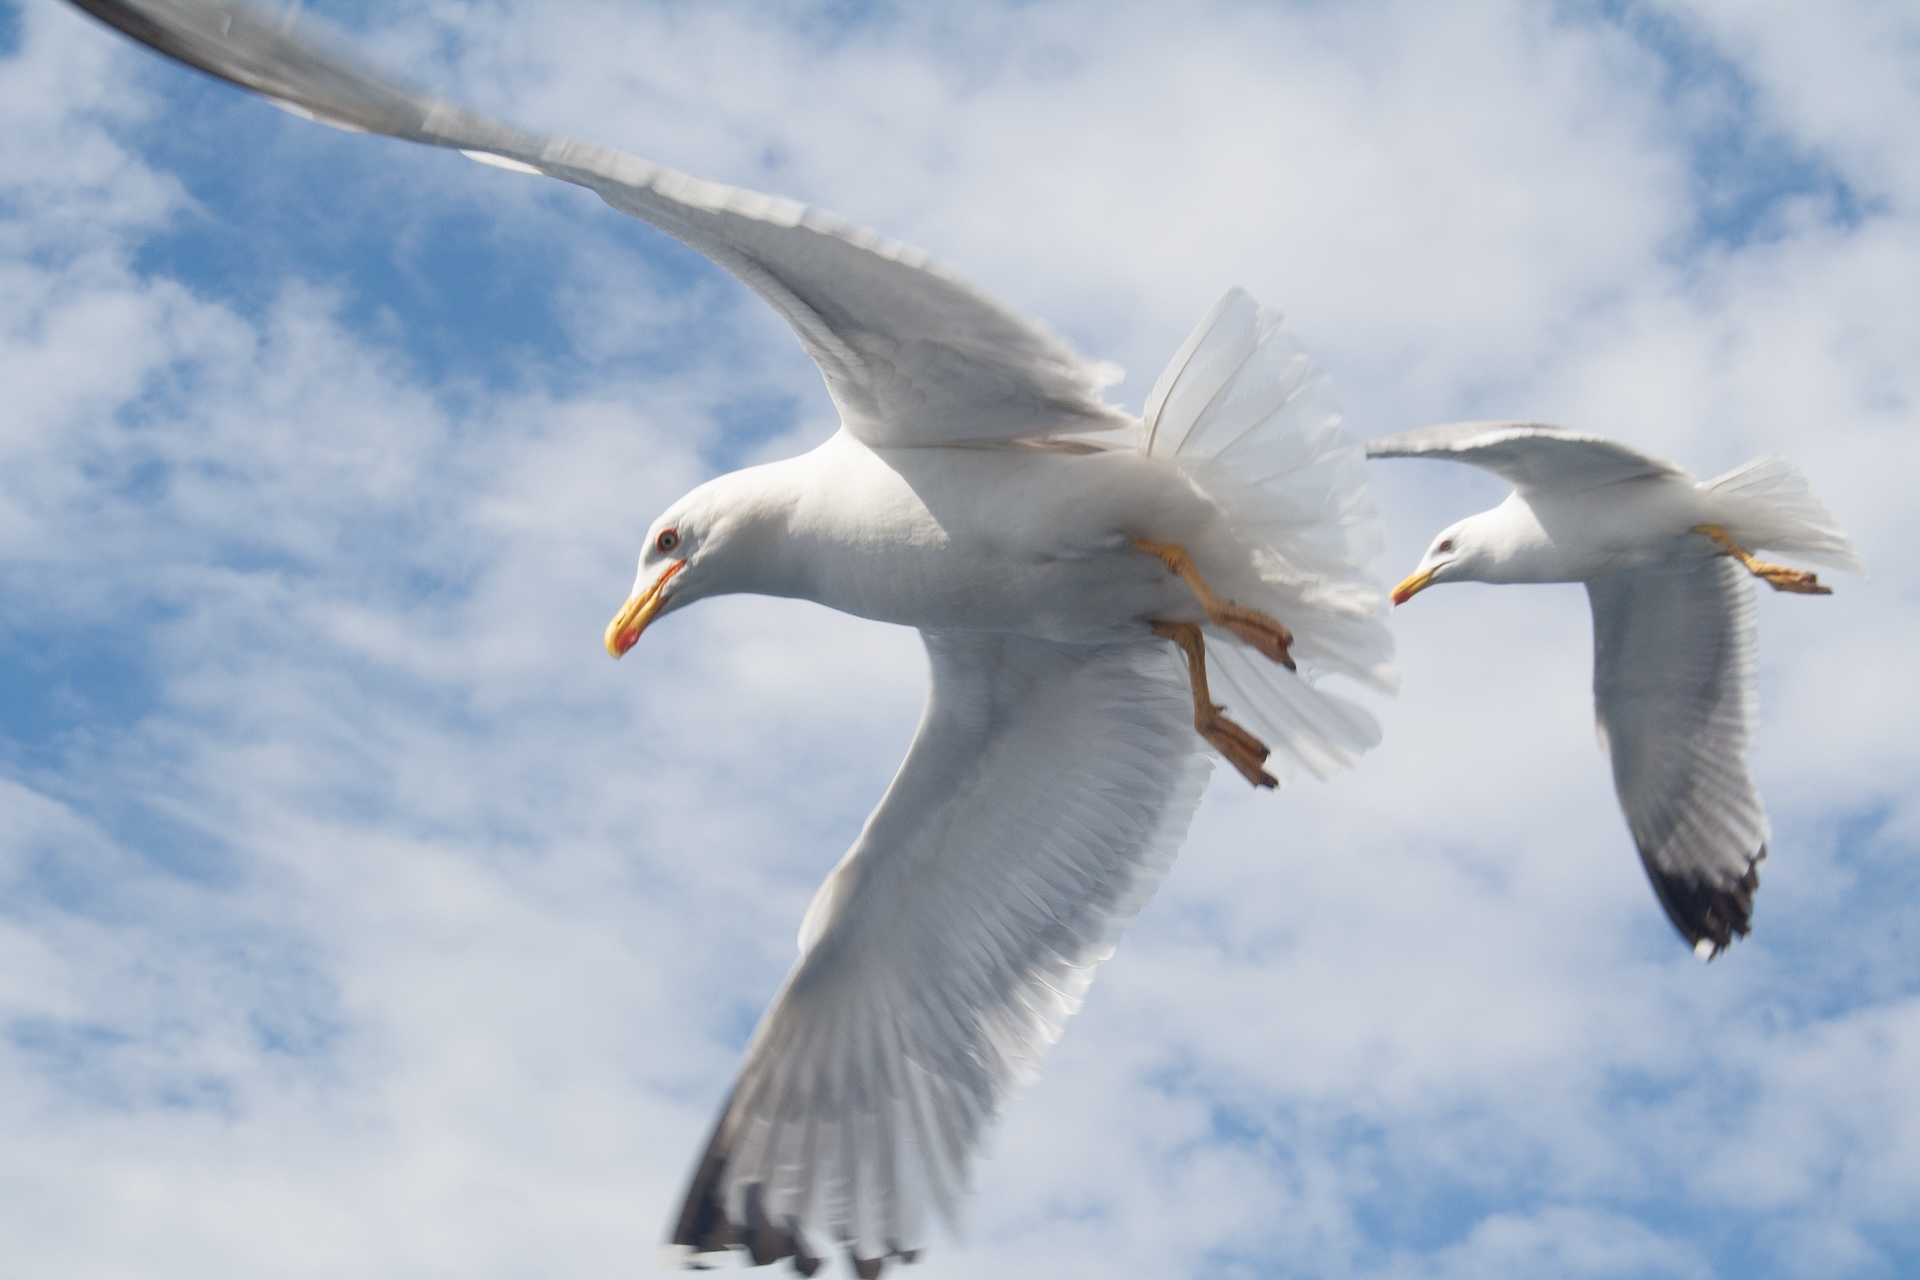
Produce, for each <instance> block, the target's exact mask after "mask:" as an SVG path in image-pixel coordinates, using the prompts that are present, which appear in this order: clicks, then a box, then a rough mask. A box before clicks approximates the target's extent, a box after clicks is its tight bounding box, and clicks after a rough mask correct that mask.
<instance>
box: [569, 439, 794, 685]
mask: <svg viewBox="0 0 1920 1280" xmlns="http://www.w3.org/2000/svg"><path fill="white" fill-rule="evenodd" d="M752 470H759V469H758V468H754V469H752ZM752 470H750V471H738V472H734V473H733V474H731V475H724V476H720V477H718V478H716V479H713V480H709V481H708V482H707V483H705V484H703V485H701V486H700V487H699V488H697V489H695V490H694V491H693V492H692V493H689V494H688V495H687V496H686V497H684V498H682V499H680V500H679V501H678V502H676V503H674V504H673V505H672V506H671V507H668V508H667V510H666V512H665V514H663V515H662V516H661V517H660V518H659V519H657V520H655V521H654V522H653V525H652V527H651V528H649V529H648V530H647V543H646V546H645V548H644V549H643V550H642V551H641V552H640V569H639V572H638V573H637V574H636V575H635V576H634V579H633V591H632V593H631V594H630V595H628V597H627V602H626V603H625V604H624V605H622V606H620V612H619V613H617V614H615V615H614V618H613V621H612V622H609V623H608V624H607V652H608V653H610V654H612V655H613V656H614V657H616V658H618V657H620V656H622V655H623V654H625V653H626V651H627V650H629V649H631V648H633V646H634V644H635V642H637V641H638V640H639V639H640V633H641V632H643V631H645V630H646V629H647V627H648V626H649V625H651V624H652V623H653V621H654V620H655V619H656V618H660V617H662V616H664V615H666V614H669V613H672V612H673V611H674V610H675V609H679V608H681V607H683V606H685V605H689V604H692V603H693V602H694V601H695V600H699V599H702V598H703V597H706V596H712V595H720V594H723V593H725V592H729V591H738V590H741V589H742V588H743V585H745V584H743V583H742V582H741V581H739V579H740V578H741V574H740V572H738V570H740V569H741V568H742V567H743V566H746V565H751V564H752V563H753V562H754V561H755V560H756V559H758V558H761V557H760V556H759V554H758V553H759V552H760V550H761V547H760V544H761V543H762V541H763V539H762V538H761V537H760V536H758V535H759V534H760V533H762V532H763V531H764V530H763V526H765V525H766V523H767V522H766V521H765V520H762V519H759V518H757V517H759V516H760V515H761V514H762V513H763V508H764V507H765V506H766V504H765V503H764V502H762V501H757V500H756V499H758V498H759V497H760V495H759V494H758V493H757V492H756V489H757V488H759V487H761V486H755V485H753V484H752V483H750V481H751V478H752Z"/></svg>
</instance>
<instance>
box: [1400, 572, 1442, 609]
mask: <svg viewBox="0 0 1920 1280" xmlns="http://www.w3.org/2000/svg"><path fill="white" fill-rule="evenodd" d="M1433 572H1434V571H1433V570H1432V569H1429V570H1427V571H1426V572H1425V573H1416V574H1414V575H1413V576H1412V577H1410V578H1408V579H1407V580H1406V581H1405V582H1403V583H1401V584H1400V585H1399V586H1397V587H1395V588H1394V589H1393V602H1394V603H1395V604H1405V603H1406V602H1407V601H1409V600H1411V599H1413V598H1414V597H1415V596H1417V595H1419V594H1420V593H1421V592H1422V591H1424V590H1426V587H1427V584H1428V583H1429V582H1432V581H1433Z"/></svg>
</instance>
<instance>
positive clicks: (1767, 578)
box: [1747, 560, 1833, 596]
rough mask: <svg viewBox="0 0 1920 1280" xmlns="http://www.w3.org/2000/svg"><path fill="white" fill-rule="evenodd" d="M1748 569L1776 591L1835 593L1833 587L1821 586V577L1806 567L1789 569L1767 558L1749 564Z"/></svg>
mask: <svg viewBox="0 0 1920 1280" xmlns="http://www.w3.org/2000/svg"><path fill="white" fill-rule="evenodd" d="M1747 571H1748V572H1750V573H1751V574H1753V576H1754V577H1756V578H1758V579H1760V580H1761V581H1762V582H1764V583H1766V584H1767V585H1768V586H1770V587H1772V588H1773V589H1774V590H1775V591H1791V592H1793V593H1794V594H1795V595H1798V596H1830V595H1832V594H1833V588H1832V587H1823V586H1821V585H1820V579H1819V578H1817V577H1815V576H1814V575H1813V574H1811V573H1808V572H1807V571H1806V570H1805V569H1789V568H1787V566H1785V565H1783V564H1768V563H1767V562H1766V561H1765V560H1755V561H1753V562H1752V563H1751V564H1749V565H1748V566H1747Z"/></svg>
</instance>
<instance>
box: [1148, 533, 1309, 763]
mask: <svg viewBox="0 0 1920 1280" xmlns="http://www.w3.org/2000/svg"><path fill="white" fill-rule="evenodd" d="M1133 549H1134V550H1135V551H1139V552H1142V553H1144V554H1146V555H1150V556H1152V557H1153V558H1154V559H1156V560H1158V561H1160V563H1162V564H1164V565H1166V566H1167V570H1168V572H1170V573H1174V574H1178V575H1179V577H1180V580H1181V581H1182V582H1184V583H1186V584H1187V587H1188V588H1189V589H1190V590H1191V591H1192V592H1193V594H1194V596H1195V598H1197V599H1198V600H1199V601H1200V605H1201V607H1202V608H1204V609H1205V610H1206V611H1207V621H1208V622H1211V623H1213V624H1214V625H1215V626H1217V627H1224V628H1225V629H1226V630H1228V631H1230V632H1232V633H1233V634H1234V635H1236V636H1238V637H1240V639H1242V640H1244V641H1246V642H1247V643H1248V644H1250V645H1252V646H1253V647H1254V648H1255V649H1257V650H1259V651H1260V652H1261V653H1262V654H1264V655H1265V656H1266V657H1268V658H1270V659H1272V660H1273V661H1275V662H1277V663H1279V664H1280V665H1281V666H1283V667H1285V668H1286V669H1287V670H1289V671H1292V670H1294V669H1295V668H1294V664H1293V654H1292V652H1291V651H1292V648H1293V632H1292V631H1290V630H1288V629H1287V625H1286V624H1285V623H1283V622H1281V621H1280V620H1279V619H1278V618H1274V617H1270V616H1268V615H1267V614H1264V613H1262V612H1260V611H1259V610H1258V609H1249V608H1248V607H1247V606H1246V605H1243V604H1240V603H1239V602H1237V601H1234V600H1229V599H1227V598H1226V597H1225V596H1222V595H1217V594H1215V592H1214V590H1213V588H1212V587H1209V586H1208V585H1207V580H1206V579H1205V578H1202V577H1201V576H1200V570H1199V569H1197V568H1195V567H1194V563H1193V557H1192V556H1190V555H1188V554H1187V549H1186V548H1185V547H1183V546H1181V545H1179V544H1178V543H1174V542H1152V541H1149V540H1148V539H1146V538H1135V539H1133ZM1243 772H1244V770H1243Z"/></svg>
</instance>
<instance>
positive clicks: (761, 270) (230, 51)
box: [73, 0, 1132, 445]
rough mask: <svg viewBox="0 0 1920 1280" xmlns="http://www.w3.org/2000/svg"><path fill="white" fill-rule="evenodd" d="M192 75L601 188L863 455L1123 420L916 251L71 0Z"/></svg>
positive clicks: (1071, 370) (276, 36)
mask: <svg viewBox="0 0 1920 1280" xmlns="http://www.w3.org/2000/svg"><path fill="white" fill-rule="evenodd" d="M73 3H74V4H76V5H77V6H79V7H80V8H82V9H85V10H86V11H88V12H89V13H91V14H93V15H94V16H96V17H98V18H100V19H101V20H102V21H105V22H107V23H110V24H111V25H113V26H115V27H117V28H119V29H120V30H121V31H124V32H126V33H127V34H128V35H130V36H132V37H133V38H134V39H136V40H139V41H141V42H142V43H144V44H147V45H150V46H151V47H153V48H155V49H158V50H159V51H161V52H162V53H166V54H169V55H171V56H172V57H175V58H178V59H179V60H180V61H182V62H185V63H187V64H189V65H190V66H194V67H198V68H199V69H200V70H202V71H205V72H208V73H209V74H211V75H215V76H218V77H220V78H221V79H223V80H228V81H231V82H232V83H234V84H237V85H240V86H242V87H243V88H247V89H251V90H253V91H254V92H256V93H259V94H262V95H264V96H266V97H267V98H270V99H272V100H273V101H274V102H276V103H278V104H279V105H281V106H283V107H287V108H289V109H291V110H294V111H296V112H297V113H299V114H301V115H306V116H310V117H311V118H313V119H316V120H319V121H321V122H322V123H325V124H330V125H333V126H335V127H337V128H342V129H349V130H354V131H357V132H364V133H381V134H387V135H389V136H391V137H395V138H404V139H407V140H408V141H412V142H423V143H427V144H429V145H432V146H437V147H451V148H454V149H455V150H459V151H463V152H466V153H467V154H469V155H471V156H472V157H473V158H474V159H476V160H481V161H483V162H488V163H494V164H498V165H501V166H502V167H506V168H514V169H521V170H525V171H528V172H535V173H542V174H546V175H548V176H549V177H554V178H559V179H561V180H562V181H565V182H572V183H575V184H577V185H579V186H583V187H586V188H588V189H589V190H592V191H595V192H597V193H599V195H600V196H601V198H602V199H604V200H605V201H606V202H607V203H608V204H610V205H612V206H613V207H614V208H616V209H619V210H621V211H623V212H625V213H630V214H632V215H633V216H634V217H636V218H640V219H642V220H644V221H646V222H650V223H652V224H653V225H654V226H656V227H658V228H660V229H661V230H662V231H665V232H667V233H668V234H670V235H673V236H675V237H677V238H679V239H680V240H683V241H685V242H686V243H687V244H688V245H691V246H692V247H693V248H695V249H697V250H699V251H700V252H701V253H703V254H705V255H706V256H707V257H709V258H711V259H713V261H714V262H716V263H718V264H719V265H720V266H722V267H724V268H726V269H727V270H728V271H730V272H732V273H733V274H734V275H735V276H737V277H738V278H739V279H740V280H741V281H742V282H743V283H745V284H746V285H747V286H748V287H749V288H751V289H752V290H753V291H754V292H755V293H758V294H759V295H760V296H761V297H762V298H765V299H766V300H767V301H768V302H769V303H771V304H772V305H773V307H774V309H775V310H776V311H778V312H779V313H780V314H781V315H783V316H785V317H786V318H787V321H788V323H789V324H791V325H792V326H793V328H794V332H795V333H797V334H798V335H799V337H800V345H801V346H802V347H804V348H805V349H806V351H807V354H808V355H810V356H812V357H813V358H814V360H815V362H816V363H818V364H819V366H820V371H821V373H822V374H823V375H824V376H825V378H826V381H827V388H828V390H829V391H830V392H831V393H832V395H833V398H834V402H835V403H836V404H837V405H838V406H839V409H840V413H841V416H842V417H843V419H844V420H845V422H846V425H847V429H848V430H849V431H851V432H853V434H854V435H856V436H858V437H859V438H860V439H862V440H864V441H866V442H867V443H868V444H874V445H904V444H942V443H948V442H952V441H960V440H989V439H1011V438H1017V437H1023V436H1042V435H1054V434H1062V433H1072V432H1083V431H1095V430H1102V429H1106V428H1110V427H1119V426H1126V425H1130V424H1131V422H1132V419H1131V418H1129V417H1128V416H1127V415H1126V414H1125V413H1124V412H1123V411H1121V410H1119V409H1117V408H1115V407H1113V406H1111V405H1107V404H1103V403H1102V402H1101V400H1100V389H1101V388H1102V387H1103V386H1105V385H1106V384H1107V383H1109V382H1111V381H1112V376H1111V374H1110V371H1109V370H1108V367H1107V366H1102V365H1098V364H1095V363H1093V362H1090V361H1087V360H1085V359H1083V358H1082V357H1080V356H1079V355H1077V354H1075V353H1074V351H1073V350H1072V349H1071V348H1070V347H1068V346H1067V344H1066V343H1065V342H1063V341H1061V340H1060V339H1059V338H1057V337H1055V336H1054V335H1053V334H1051V333H1049V332H1047V331H1046V330H1045V329H1044V328H1042V327H1041V326H1040V325H1038V324H1036V323H1034V322H1033V321H1031V320H1028V319H1026V318H1025V317H1023V316H1020V315H1018V314H1016V313H1015V312H1013V311H1011V310H1009V309H1008V308H1007V307H1004V306H1002V305H1001V304H999V303H997V302H995V301H993V300H992V299H990V298H988V297H986V296H984V295H983V294H981V293H980V292H978V291H977V290H975V289H974V288H973V287H972V286H970V285H968V284H967V283H965V282H964V281H962V280H961V279H959V278H958V277H957V276H956V275H954V274H953V273H952V272H951V271H949V270H948V269H946V268H945V267H942V266H939V265H936V264H934V263H932V262H930V261H929V260H928V258H927V255H926V254H924V253H922V252H920V251H919V250H917V249H912V248H909V247H907V246H906V245H903V244H900V243H898V242H896V241H892V240H887V239H884V238H882V237H881V236H879V235H876V234H875V233H873V232H871V231H866V230H863V229H861V228H858V227H854V226H852V225H850V224H848V223H847V222H845V221H843V220H842V219H840V218H837V217H835V216H834V215H832V214H828V213H822V212H820V211H819V210H816V209H809V208H807V207H806V206H804V205H800V204H797V203H795V202H794V201H791V200H782V199H778V198H776V197H772V196H766V195H761V194H759V193H757V192H753V191H745V190H741V189H740V188H737V187H728V186H722V185H721V184H719V183H716V182H707V181H705V180H703V179H700V178H695V177H691V176H689V175H687V174H684V173H677V172H675V171H674V170H672V169H665V168H662V167H660V166H659V165H654V164H649V163H647V162H646V161H644V160H638V159H635V158H634V157H633V156H630V155H626V154H625V153H623V152H619V151H615V150H613V149H612V148H609V147H602V146H597V145H594V144H592V143H585V142H573V141H569V140H566V139H562V138H547V137H540V136H536V135H533V134H527V133H522V132H520V131H519V130H517V129H513V128H509V127H508V126H506V125H503V124H499V123H497V122H495V121H493V120H489V119H488V118H486V117H485V116H481V115H477V114H475V113H473V112H471V111H468V110H466V109H465V108H463V107H459V106H455V105H453V104H451V103H447V102H441V101H436V100H434V99H432V98H428V97H424V96H421V95H418V94H415V93H412V92H410V91H409V90H406V89H403V88H400V87H399V86H397V85H395V84H393V83H391V82H389V81H387V80H385V79H383V78H382V77H381V76H379V75H377V74H375V73H373V72H371V71H369V70H367V69H365V68H363V67H361V66H359V65H356V63H355V62H354V60H353V59H352V58H351V57H350V56H348V55H346V54H344V53H341V52H339V51H337V50H336V49H334V48H332V47H330V45H329V44H328V43H327V42H324V41H322V40H321V39H319V38H317V37H316V36H314V35H313V34H311V33H310V32H308V31H307V30H304V29H302V28H301V27H298V26H296V25H294V24H293V23H291V22H289V21H287V20H284V19H281V18H278V17H269V16H267V15H265V14H262V13H259V12H257V11H255V10H254V9H252V8H250V7H248V6H246V5H244V4H239V3H235V2H234V0H73Z"/></svg>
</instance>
